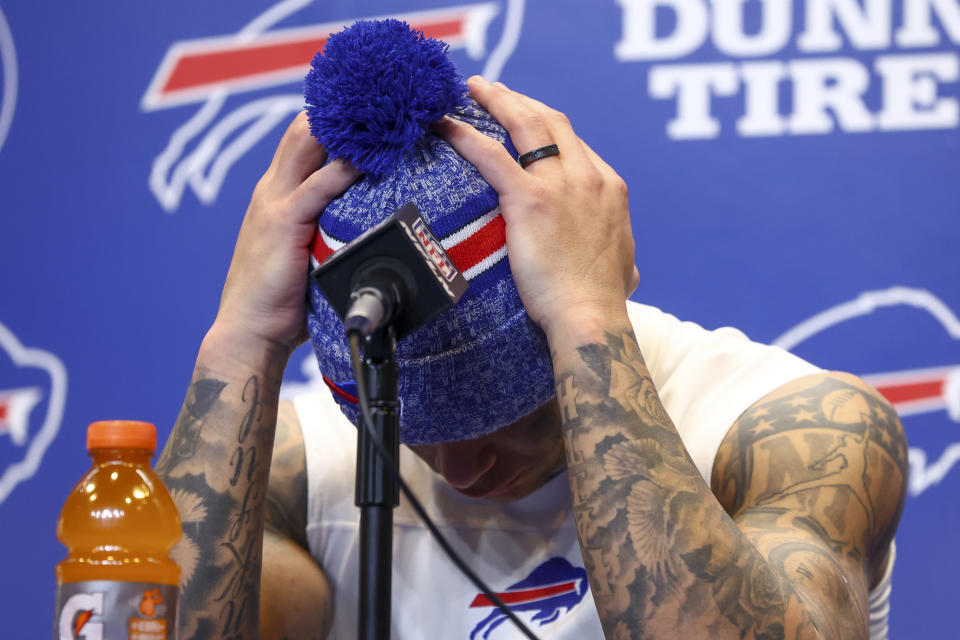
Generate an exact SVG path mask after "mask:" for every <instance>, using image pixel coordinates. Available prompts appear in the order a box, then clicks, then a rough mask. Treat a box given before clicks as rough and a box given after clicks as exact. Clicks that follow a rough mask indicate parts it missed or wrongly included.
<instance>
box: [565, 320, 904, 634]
mask: <svg viewBox="0 0 960 640" xmlns="http://www.w3.org/2000/svg"><path fill="white" fill-rule="evenodd" d="M597 337H599V335H595V336H592V337H586V338H584V337H583V336H581V337H580V338H579V339H572V340H571V339H568V340H567V341H566V342H564V339H563V338H562V337H561V338H557V337H554V339H553V340H552V341H551V346H553V347H554V348H555V349H557V346H558V345H559V347H560V348H559V350H557V351H555V368H556V373H557V381H558V383H557V394H558V399H559V402H560V406H561V410H562V413H563V419H564V441H565V445H566V451H567V460H568V465H569V468H570V481H571V486H572V490H573V499H574V509H575V516H576V521H577V528H578V533H579V536H580V542H581V547H582V549H583V555H584V560H585V562H586V564H587V571H588V575H589V577H590V584H591V587H592V589H593V591H594V599H595V601H596V603H597V608H598V611H599V612H600V617H601V621H602V623H603V627H604V631H605V634H606V636H607V637H608V638H617V639H620V638H654V637H655V638H671V637H678V638H679V637H704V638H705V637H711V638H714V637H715V638H726V637H731V638H743V637H746V638H771V639H772V638H784V639H786V638H821V637H823V638H858V639H866V638H867V636H868V631H869V629H868V625H867V614H868V607H867V593H868V590H869V586H870V585H871V584H872V583H873V582H875V579H876V578H877V577H878V576H879V572H880V571H881V570H882V566H883V562H884V561H885V558H886V551H887V548H888V546H889V543H890V540H891V539H892V536H893V532H894V530H895V528H896V524H897V520H898V518H899V514H900V510H901V509H902V506H903V496H904V493H905V486H906V445H905V442H904V438H903V432H902V429H901V427H900V424H899V421H898V420H897V418H896V415H895V414H894V413H893V411H892V409H891V408H890V407H889V405H887V403H886V402H885V401H883V399H882V398H880V397H879V396H878V395H877V394H876V392H875V391H873V390H872V389H871V388H869V387H868V386H866V385H865V384H863V383H862V382H861V381H859V380H858V379H856V378H854V377H852V376H848V375H845V374H836V373H835V374H824V375H817V376H811V377H807V378H803V379H801V380H799V381H796V382H794V383H791V384H790V385H787V386H785V387H783V388H781V389H779V390H777V391H776V392H774V393H773V394H771V395H770V396H768V397H767V398H764V399H762V400H761V401H759V402H758V403H756V404H755V405H754V406H753V407H751V408H750V409H749V410H748V411H747V412H745V413H744V415H743V416H742V417H741V418H740V419H739V420H738V421H737V423H736V424H735V425H734V427H733V429H731V431H730V433H729V434H728V436H727V438H726V440H725V441H724V444H723V446H722V448H721V450H720V452H719V454H718V457H717V462H716V465H715V468H714V488H715V489H714V490H715V491H716V493H717V495H719V496H720V498H721V501H722V503H723V504H722V505H721V502H720V501H718V500H717V498H716V497H714V494H713V493H712V492H711V490H710V488H709V487H707V485H706V483H705V482H704V481H703V480H702V478H701V477H700V474H699V472H698V471H697V469H696V467H695V466H694V464H693V462H692V460H691V459H690V457H689V455H688V454H687V451H686V449H685V447H684V445H683V443H682V442H681V440H680V437H679V435H678V434H677V432H676V429H675V428H674V425H673V424H672V422H671V420H670V418H669V416H667V414H666V412H665V411H664V409H663V405H662V404H661V402H660V398H659V396H658V394H657V391H656V389H655V387H654V385H653V382H652V381H651V379H650V374H649V372H648V371H647V368H646V366H645V364H644V361H643V357H642V354H641V350H640V347H639V346H638V344H637V342H636V339H635V337H634V334H633V330H632V328H629V327H628V326H625V325H624V324H622V323H621V325H620V327H618V328H613V330H610V329H607V330H606V331H605V332H603V337H602V340H598V339H596V338H597ZM564 344H565V345H566V348H565V347H564ZM725 508H726V510H725ZM728 512H729V514H732V516H733V517H731V515H728Z"/></svg>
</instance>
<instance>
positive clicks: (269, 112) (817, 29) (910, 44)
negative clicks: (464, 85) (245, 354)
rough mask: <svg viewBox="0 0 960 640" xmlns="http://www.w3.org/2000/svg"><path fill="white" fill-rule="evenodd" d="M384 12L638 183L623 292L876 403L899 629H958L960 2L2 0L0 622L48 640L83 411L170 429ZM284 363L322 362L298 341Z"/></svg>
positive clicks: (294, 375) (305, 372) (293, 369)
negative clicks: (886, 435)
mask: <svg viewBox="0 0 960 640" xmlns="http://www.w3.org/2000/svg"><path fill="white" fill-rule="evenodd" d="M385 15H391V16H397V17H403V18H405V19H407V20H408V21H409V22H411V23H412V24H413V25H414V26H417V27H418V28H421V29H423V30H424V31H425V32H426V33H427V34H428V35H431V34H432V35H436V36H438V37H442V38H443V39H445V40H447V41H448V42H449V43H450V45H451V49H452V50H453V56H454V58H455V60H456V62H457V64H458V66H459V68H460V69H461V70H462V72H463V73H464V74H472V73H480V72H482V73H484V74H485V75H487V77H488V78H491V79H500V80H503V81H504V82H506V83H507V84H508V85H510V86H512V87H514V88H516V89H518V90H521V91H523V92H525V93H528V94H531V95H533V96H536V97H538V98H540V99H542V100H543V101H545V102H547V103H548V104H551V105H553V106H555V107H557V108H559V109H561V110H562V111H564V112H566V113H567V114H568V115H569V116H570V118H571V120H572V121H573V123H574V125H575V127H576V128H577V131H578V133H579V134H580V135H581V136H582V137H583V138H584V139H585V140H587V142H589V143H590V144H591V146H593V148H594V149H596V150H597V151H598V152H599V153H600V154H601V155H602V156H603V157H604V158H606V159H607V161H608V162H609V163H610V164H611V165H612V166H613V167H614V168H615V169H617V170H618V171H619V172H620V173H621V175H622V176H623V177H624V178H625V179H626V181H627V183H628V185H629V186H630V190H631V205H632V217H633V228H634V231H635V233H636V238H637V249H638V251H637V263H638V265H639V268H640V273H641V274H642V282H641V285H640V288H639V289H638V291H637V293H636V294H635V296H634V297H635V298H636V299H637V300H640V301H643V302H647V303H650V304H654V305H657V306H660V307H662V308H664V309H666V310H668V311H671V312H672V313H674V314H676V315H678V316H680V317H682V318H684V319H690V320H695V321H697V322H700V323H701V324H703V325H705V326H708V327H716V326H720V325H726V324H730V325H734V326H737V327H739V328H741V329H743V330H744V331H746V332H747V333H748V334H749V335H750V336H751V337H753V338H754V339H757V340H761V341H777V342H779V343H780V344H782V345H784V346H786V347H787V348H790V349H793V350H795V351H796V352H797V353H799V354H800V355H802V356H804V357H806V358H808V359H811V360H812V361H814V362H815V363H817V364H819V365H821V366H824V367H832V368H839V369H845V370H850V371H852V372H854V373H857V374H861V375H864V376H865V377H867V378H868V379H869V380H871V381H872V382H873V383H874V384H875V385H877V386H878V387H879V388H881V390H882V391H883V392H884V393H885V394H887V396H888V397H889V398H890V399H891V400H892V401H893V402H894V404H895V405H896V406H897V408H898V409H899V410H900V412H901V415H902V416H903V420H904V425H905V427H906V430H907V434H908V437H909V439H910V445H911V448H910V464H911V474H912V477H911V484H910V496H909V500H908V501H907V506H906V511H905V513H904V518H903V521H902V524H901V527H900V532H899V534H898V537H897V540H898V545H899V558H898V563H897V566H896V571H895V573H894V591H893V616H892V627H893V632H894V637H898V638H911V637H924V638H951V637H956V634H955V632H954V631H953V630H952V629H953V626H952V625H951V619H952V616H951V613H950V611H951V607H955V606H956V602H957V596H958V594H960V589H958V588H957V586H956V585H957V579H956V576H957V575H958V574H960V554H957V553H956V552H955V551H954V549H953V546H954V543H953V541H954V539H955V531H957V530H958V529H960V509H958V506H957V505H958V500H957V497H956V492H957V489H958V488H960V465H958V462H960V431H958V425H957V423H958V421H960V342H958V340H960V320H958V317H957V314H958V313H960V288H958V281H960V259H958V257H957V253H956V247H957V246H958V245H960V224H958V214H960V180H958V170H957V165H958V161H957V158H958V157H960V156H958V152H960V132H958V126H960V115H958V98H960V96H958V94H960V83H958V80H960V69H958V66H960V65H958V60H960V56H958V43H960V3H958V1H957V0H936V1H935V0H863V1H861V0H794V1H793V2H791V0H759V1H753V2H746V1H745V0H711V1H710V2H707V0H591V1H590V2H571V1H561V0H527V1H526V2H525V1H524V0H491V1H490V2H479V3H472V4H467V3H464V2H459V1H458V0H402V1H400V2H390V3H387V2H383V1H373V0H351V1H350V2H347V1H346V0H337V1H333V0H331V1H328V2H317V3H311V2H310V1H309V0H285V1H282V2H277V3H275V4H271V2H270V1H269V0H267V1H266V2H254V1H253V0H229V1H227V0H208V1H206V2H203V3H197V2H192V1H188V0H167V1H166V2H162V3H128V2H101V3H93V4H91V3H67V2H53V1H51V0H30V1H27V0H0V91H2V92H0V220H2V231H0V273H2V274H3V275H2V276H0V521H2V523H3V524H2V528H0V575H2V576H3V580H4V591H5V592H6V593H8V594H9V595H7V596H6V597H4V598H2V599H0V602H2V604H0V615H2V619H3V620H4V627H5V628H6V629H7V631H5V632H4V636H5V637H11V638H39V637H44V636H47V634H49V629H50V624H51V617H52V608H53V597H54V573H53V567H54V564H55V563H56V562H57V561H58V560H59V559H60V558H61V557H62V555H63V553H64V551H63V548H62V547H61V546H60V545H59V543H58V542H57V540H56V538H55V523H56V518H57V515H58V513H59V510H60V507H61V505H62V503H63V500H64V498H65V496H66V493H67V492H68V490H69V488H70V487H71V486H72V484H73V483H74V482H75V481H76V480H77V478H79V476H80V475H81V474H82V473H83V471H84V470H85V469H86V467H87V465H88V460H87V458H86V456H85V453H84V431H85V428H86V425H87V424H88V423H89V422H91V421H93V420H97V419H103V418H109V417H136V418H140V419H145V420H150V421H153V422H156V423H157V424H158V426H159V428H160V432H161V437H162V438H165V437H166V434H167V433H168V431H169V429H170V426H171V425H172V423H173V421H174V419H175V417H176V415H177V411H178V409H179V406H180V402H181V400H182V397H183V393H184V391H185V389H186V385H187V383H188V381H189V378H190V373H191V370H192V367H193V359H194V356H195V354H196V349H197V347H198V345H199V343H200V340H201V338H202V337H203V335H204V332H205V330H206V329H207V327H208V326H209V325H210V323H211V322H212V320H213V318H214V315H215V313H216V309H217V303H218V298H219V291H220V287H221V285H222V282H223V278H224V276H225V274H226V269H227V265H228V262H229V257H230V254H231V251H232V246H233V241H234V238H235V236H236V232H237V230H238V228H239V225H240V220H241V217H242V215H243V212H244V210H245V208H246V204H247V200H248V197H249V195H250V192H251V190H252V187H253V185H254V183H255V182H256V180H257V178H258V177H259V174H260V173H261V172H262V171H263V170H264V169H265V168H266V166H267V164H268V162H269V159H270V157H271V154H272V149H273V147H274V146H275V144H276V142H277V140H278V139H279V137H280V135H281V133H282V131H283V129H284V127H285V125H286V123H287V122H288V121H289V120H290V119H291V118H292V116H293V113H294V112H295V111H296V110H297V109H298V108H299V106H300V105H301V102H302V98H301V95H300V82H301V79H302V77H303V73H304V71H305V65H306V64H307V62H308V61H309V59H310V56H311V54H312V52H313V51H314V50H316V49H317V48H318V47H319V46H320V44H321V43H322V41H323V38H324V37H325V35H326V34H328V33H329V32H330V31H332V30H336V29H339V28H340V27H341V26H342V25H343V24H346V23H350V22H352V21H353V20H355V19H358V18H364V17H374V16H385ZM288 379H289V383H290V384H289V386H288V388H287V391H288V392H291V391H293V390H295V389H296V387H297V386H298V385H302V384H313V383H315V376H314V371H313V370H312V369H311V359H310V358H309V356H308V354H307V353H306V352H304V351H301V352H300V353H298V355H297V356H296V357H295V358H294V360H293V361H292V362H291V366H290V368H289V371H288ZM921 628H922V629H923V631H922V632H921V631H920V629H921Z"/></svg>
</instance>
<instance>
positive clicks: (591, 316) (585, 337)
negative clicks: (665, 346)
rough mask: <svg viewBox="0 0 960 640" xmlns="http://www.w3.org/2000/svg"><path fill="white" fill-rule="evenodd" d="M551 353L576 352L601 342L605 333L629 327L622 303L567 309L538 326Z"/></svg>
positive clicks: (624, 306) (596, 304) (622, 301)
mask: <svg viewBox="0 0 960 640" xmlns="http://www.w3.org/2000/svg"><path fill="white" fill-rule="evenodd" d="M542 328H543V330H544V333H546V334H547V342H548V343H549V345H550V349H551V351H553V352H554V353H556V354H561V353H565V352H570V351H574V350H576V349H577V348H578V347H581V346H583V345H586V344H596V343H605V342H606V334H607V333H610V332H620V331H622V330H624V329H626V328H631V329H632V325H631V324H630V318H629V316H628V315H627V304H626V300H616V301H609V302H603V303H599V302H597V303H591V304H584V305H579V306H571V307H568V308H567V309H566V311H564V312H562V313H558V314H556V315H555V316H554V317H552V318H551V320H550V322H549V323H545V326H543V327H542Z"/></svg>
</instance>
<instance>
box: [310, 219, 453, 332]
mask: <svg viewBox="0 0 960 640" xmlns="http://www.w3.org/2000/svg"><path fill="white" fill-rule="evenodd" d="M310 277H311V278H313V281H314V282H316V284H317V286H318V287H319V288H320V291H321V292H322V293H323V295H324V297H325V298H326V299H327V302H329V303H330V306H331V307H333V309H334V311H336V313H337V315H339V316H340V319H341V320H343V324H344V328H345V329H346V332H347V334H350V333H351V332H359V333H361V334H362V335H363V336H364V337H366V336H369V335H370V334H372V333H373V332H374V331H375V330H376V329H378V328H380V327H382V326H385V325H388V324H392V325H393V328H394V331H395V332H396V337H397V339H400V338H402V337H403V336H405V335H407V334H409V333H410V332H411V331H413V330H414V329H416V328H417V327H419V326H421V325H423V324H426V323H427V322H429V321H430V320H431V319H432V318H434V317H435V316H436V315H437V314H439V313H441V312H442V311H444V310H445V309H447V308H449V307H451V306H453V305H454V304H456V303H457V301H458V300H460V297H461V296H462V295H463V294H464V292H466V290H467V286H468V285H467V281H466V279H465V278H464V277H463V275H462V274H461V273H460V272H459V271H458V270H457V268H456V267H455V266H454V264H453V262H451V261H450V258H449V257H448V256H447V254H446V252H445V251H444V250H443V247H441V246H440V243H439V242H438V241H437V239H436V238H435V237H434V236H433V233H432V232H431V231H430V228H429V227H428V226H427V223H426V222H425V221H424V220H423V217H422V216H421V215H420V211H419V209H417V206H416V204H414V203H413V202H408V203H407V204H405V205H404V206H402V207H400V208H399V209H398V210H397V211H396V212H394V213H393V215H391V216H390V217H389V218H387V219H386V220H384V221H382V222H380V223H379V224H377V225H375V226H373V227H371V228H370V229H368V230H366V231H365V232H363V233H362V234H360V235H359V236H357V238H355V239H354V240H352V241H351V242H349V243H347V244H346V245H345V246H343V247H341V248H340V249H339V250H338V251H337V252H336V253H334V254H333V255H331V256H330V257H329V258H327V259H326V260H325V261H324V262H323V263H322V264H321V265H320V266H318V267H317V268H316V269H314V270H313V273H311V274H310Z"/></svg>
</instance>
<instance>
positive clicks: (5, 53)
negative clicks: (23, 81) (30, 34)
mask: <svg viewBox="0 0 960 640" xmlns="http://www.w3.org/2000/svg"><path fill="white" fill-rule="evenodd" d="M16 106H17V51H16V49H15V48H14V46H13V34H12V33H11V32H10V25H9V24H7V19H6V17H4V15H3V10H2V9H0V149H3V143H4V141H6V139H7V133H9V132H10V126H11V125H12V124H13V112H14V110H15V109H16Z"/></svg>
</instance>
